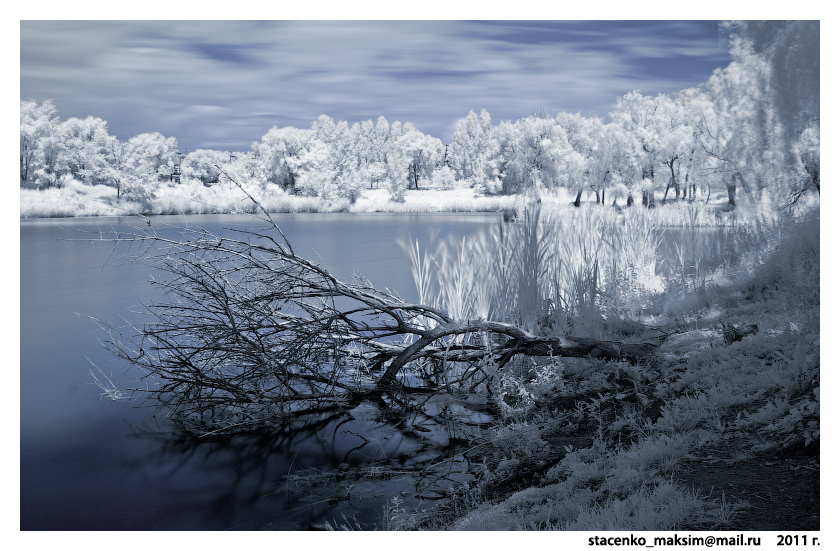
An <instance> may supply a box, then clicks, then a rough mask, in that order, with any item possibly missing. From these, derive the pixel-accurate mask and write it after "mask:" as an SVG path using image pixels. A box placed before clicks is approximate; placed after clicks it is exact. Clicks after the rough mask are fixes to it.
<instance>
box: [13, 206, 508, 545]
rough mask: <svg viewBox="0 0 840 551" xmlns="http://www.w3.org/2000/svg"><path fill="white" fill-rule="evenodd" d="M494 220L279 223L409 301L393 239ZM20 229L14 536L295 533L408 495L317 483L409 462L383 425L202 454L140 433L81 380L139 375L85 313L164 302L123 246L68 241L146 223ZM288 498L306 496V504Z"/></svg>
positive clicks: (377, 487) (215, 446)
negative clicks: (388, 460) (374, 462)
mask: <svg viewBox="0 0 840 551" xmlns="http://www.w3.org/2000/svg"><path fill="white" fill-rule="evenodd" d="M498 219H499V215H487V214H466V215H464V214H422V215H399V214H398V215H394V214H371V215H360V214H353V215H342V214H327V215H323V214H285V215H277V217H276V220H277V222H278V224H279V225H280V227H281V228H282V229H283V230H284V232H285V233H286V235H287V237H288V238H289V240H290V241H291V242H292V245H293V246H294V248H295V251H296V252H297V253H298V254H301V255H303V256H310V257H311V258H313V259H317V260H318V261H319V262H320V263H322V264H323V265H324V266H325V267H326V268H327V269H329V270H331V271H332V272H333V273H334V274H335V275H337V276H339V277H345V278H348V279H349V277H350V275H351V274H352V272H353V271H354V270H359V271H360V272H361V273H363V274H364V275H366V276H367V277H368V278H369V279H370V280H371V282H372V283H373V284H374V285H375V286H377V287H389V288H392V289H395V290H397V291H398V292H399V293H400V294H401V295H402V296H403V298H405V299H406V300H416V292H415V290H414V284H413V280H412V279H411V271H410V266H409V262H408V257H407V255H406V254H405V253H404V252H403V250H402V249H401V248H400V246H399V245H398V243H397V240H398V239H399V238H416V239H419V240H420V243H421V250H422V248H423V247H424V246H427V245H429V244H430V243H431V239H432V235H437V238H438V239H445V238H447V237H448V236H449V235H452V236H455V237H458V238H460V237H461V236H463V235H469V234H472V233H474V232H475V231H477V230H479V229H481V228H482V227H486V226H488V225H490V224H493V223H495V222H496V221H497V220H498ZM151 221H152V225H153V226H154V227H155V228H160V231H161V232H166V231H171V230H167V229H165V225H166V224H172V225H180V226H183V225H189V226H200V227H204V228H206V229H209V230H211V231H213V232H214V233H215V232H218V231H220V230H221V229H222V228H223V227H232V226H235V227H243V226H254V227H259V226H260V224H261V223H259V222H257V221H255V220H254V219H253V218H252V217H249V216H244V215H243V216H239V215H222V216H220V215H200V216H188V217H184V216H158V217H153V218H151ZM20 224H21V225H20V239H21V243H20V245H21V249H20V250H21V258H20V270H21V272H20V281H21V283H20V304H21V316H20V329H21V341H20V355H21V365H20V431H21V435H20V462H21V466H20V494H21V503H20V515H21V524H20V527H21V529H22V530H180V529H190V530H204V529H210V530H224V529H263V528H269V529H304V528H306V527H307V526H309V525H310V524H312V523H319V522H323V521H324V520H334V519H336V518H338V519H339V520H340V519H341V517H340V515H338V513H341V512H344V511H347V512H350V513H353V514H355V515H357V518H359V519H360V520H361V521H362V522H376V521H377V520H378V518H379V517H380V516H381V513H382V506H383V503H385V501H386V500H388V499H389V498H390V497H391V496H394V495H399V494H400V493H401V492H403V491H405V490H406V489H407V488H408V487H409V486H411V487H412V488H413V484H414V480H413V479H411V478H410V477H408V476H406V477H402V478H401V477H399V476H392V477H391V478H388V479H384V478H383V479H376V477H368V478H363V479H358V480H339V479H335V478H330V476H328V475H326V474H324V473H326V472H327V471H330V470H331V469H335V468H336V467H339V465H342V464H344V465H343V466H342V467H341V468H343V469H346V468H347V465H349V466H350V468H353V467H354V466H357V465H362V464H364V463H365V462H366V461H370V460H371V459H375V458H379V457H382V456H393V455H400V454H401V455H402V456H403V457H404V458H406V457H411V455H412V454H413V453H415V452H417V451H418V450H419V446H418V444H417V443H416V442H410V441H407V440H406V439H404V438H402V437H400V436H399V434H398V433H395V432H394V431H390V432H389V431H387V430H385V429H387V427H384V428H383V429H382V430H383V432H382V434H381V435H380V436H379V437H376V438H370V435H371V432H369V431H371V430H372V426H371V425H370V424H368V425H365V424H364V423H360V422H359V421H354V422H352V423H349V424H343V425H338V424H333V425H332V426H330V427H327V428H326V429H325V430H323V431H321V432H320V433H318V434H316V435H304V436H298V437H295V438H291V437H272V438H268V439H263V440H262V441H255V440H253V439H244V438H243V439H240V440H234V441H229V442H226V443H213V442H208V443H206V444H201V445H198V446H196V445H194V444H191V443H183V442H177V441H172V440H162V439H160V438H155V437H152V436H150V434H149V432H148V430H147V429H148V428H154V424H152V423H153V422H152V416H151V412H150V411H149V410H148V409H146V408H140V407H137V405H138V403H137V401H134V400H121V401H113V400H110V399H108V398H107V397H103V396H101V390H100V389H99V388H98V387H97V386H96V385H95V384H94V379H93V377H92V375H91V370H93V372H94V373H95V374H96V375H97V376H98V377H99V378H100V379H102V378H103V373H104V375H107V376H108V377H109V378H111V379H112V380H113V381H114V383H116V384H117V386H118V387H121V388H126V387H132V386H139V385H140V384H141V383H140V382H139V381H138V379H139V373H136V372H132V371H131V370H128V368H127V367H126V366H125V365H123V364H121V363H118V362H115V361H114V360H113V358H112V357H111V356H110V354H109V353H108V352H106V351H105V350H104V349H103V348H102V346H101V344H100V343H99V340H100V339H104V338H105V335H104V333H103V332H101V331H100V330H99V328H98V327H97V326H96V324H94V323H93V322H92V321H90V320H89V319H88V318H87V317H85V316H92V317H95V318H99V319H103V320H105V321H107V322H109V323H111V324H114V325H120V324H121V321H120V320H121V318H122V317H126V318H131V317H132V316H133V314H132V310H138V309H139V306H140V305H141V304H143V303H149V302H153V301H156V300H157V299H159V298H160V295H159V291H157V290H156V289H154V288H153V287H152V286H151V285H149V283H148V280H149V278H150V276H151V275H153V272H154V269H153V268H152V267H150V266H147V265H143V264H138V263H125V264H120V263H119V260H120V259H121V258H123V255H124V254H125V253H126V252H129V251H128V249H117V250H113V248H112V247H111V246H109V245H107V244H106V243H88V242H85V241H73V240H74V239H85V238H87V237H91V234H89V233H86V232H96V231H98V230H100V229H101V230H103V231H105V232H108V231H111V230H112V229H119V230H125V229H128V228H130V227H132V226H137V225H138V224H139V225H144V224H145V223H144V222H142V221H139V220H137V219H136V218H96V219H44V220H21V223H20ZM315 252H317V253H318V256H316V254H315ZM77 314H81V315H82V316H78V315H77ZM94 366H95V367H94ZM98 370H101V371H102V373H100V372H99V371H98ZM354 423H355V424H354ZM374 428H375V427H374ZM362 431H366V434H367V435H368V436H369V438H368V439H369V440H370V441H371V443H369V444H367V445H365V446H362V448H360V449H358V450H356V451H353V452H352V453H350V454H348V452H350V450H353V449H354V448H356V447H358V446H360V444H364V442H363V441H362V440H361V439H360V438H359V437H357V436H355V435H354V433H359V432H362ZM374 432H375V431H374ZM409 461H410V460H409ZM281 481H286V484H285V485H283V484H281ZM289 481H292V482H293V483H290V482H289ZM295 481H299V484H297V482H295ZM296 484H297V486H296ZM290 488H291V489H290ZM294 488H304V489H306V492H309V498H308V499H306V498H304V497H302V495H301V493H302V491H298V492H295V491H294ZM313 488H314V489H313ZM362 496H364V497H365V498H366V499H365V500H364V501H362ZM354 500H355V501H354Z"/></svg>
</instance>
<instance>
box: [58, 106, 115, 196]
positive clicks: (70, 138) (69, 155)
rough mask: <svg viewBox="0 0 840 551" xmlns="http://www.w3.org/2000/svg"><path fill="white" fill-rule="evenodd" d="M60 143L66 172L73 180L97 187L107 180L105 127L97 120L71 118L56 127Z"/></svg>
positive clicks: (107, 137)
mask: <svg viewBox="0 0 840 551" xmlns="http://www.w3.org/2000/svg"><path fill="white" fill-rule="evenodd" d="M57 134H58V138H59V141H60V142H61V143H62V145H63V149H64V152H63V154H64V155H65V156H66V163H67V169H68V170H69V171H70V174H71V175H72V176H73V178H76V179H77V180H79V181H82V182H85V183H87V184H97V183H99V182H100V181H103V180H105V179H106V178H107V176H106V175H105V172H106V167H107V165H108V159H107V151H108V146H109V138H110V136H109V134H108V124H107V123H106V122H105V121H104V120H102V119H100V118H98V117H91V116H89V117H87V118H85V119H79V118H76V117H71V118H69V119H67V120H66V121H64V122H62V123H61V124H59V126H58V129H57Z"/></svg>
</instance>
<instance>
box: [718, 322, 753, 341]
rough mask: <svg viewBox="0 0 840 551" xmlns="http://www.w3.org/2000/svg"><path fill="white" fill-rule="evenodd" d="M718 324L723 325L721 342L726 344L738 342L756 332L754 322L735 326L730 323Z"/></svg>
mask: <svg viewBox="0 0 840 551" xmlns="http://www.w3.org/2000/svg"><path fill="white" fill-rule="evenodd" d="M720 325H721V327H723V342H724V343H725V344H727V345H729V344H732V343H733V342H738V341H740V340H741V339H743V338H744V337H746V336H749V335H755V334H756V333H758V325H755V324H751V325H743V326H741V327H735V326H734V325H732V324H731V323H728V322H720Z"/></svg>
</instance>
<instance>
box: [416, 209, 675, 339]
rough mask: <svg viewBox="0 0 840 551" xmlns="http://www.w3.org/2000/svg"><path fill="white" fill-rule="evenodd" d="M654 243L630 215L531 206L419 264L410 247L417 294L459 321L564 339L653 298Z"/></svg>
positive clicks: (653, 229) (647, 227)
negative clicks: (607, 313)
mask: <svg viewBox="0 0 840 551" xmlns="http://www.w3.org/2000/svg"><path fill="white" fill-rule="evenodd" d="M658 245H659V232H658V228H657V226H656V224H655V223H654V222H652V221H650V220H649V219H645V218H644V215H643V214H636V213H635V211H632V210H631V211H629V212H628V213H625V214H619V213H617V212H616V211H613V210H611V209H603V208H598V207H594V206H593V208H581V209H575V210H574V211H569V212H557V211H552V209H548V212H547V213H546V212H545V211H543V210H542V209H541V208H540V207H539V206H536V208H532V209H525V210H524V211H523V214H522V215H521V216H520V217H519V219H518V220H516V221H514V222H508V223H505V222H502V221H500V222H499V223H498V224H497V225H496V226H494V227H492V228H491V229H488V230H485V231H482V232H479V233H477V234H474V235H472V236H468V237H464V238H462V239H461V240H459V241H453V240H448V241H444V242H442V243H441V244H440V245H439V246H438V248H437V250H436V251H434V252H433V253H429V252H428V251H427V252H426V253H425V255H424V256H423V257H422V258H421V255H420V251H419V247H418V245H417V244H416V243H415V244H414V248H412V249H411V250H412V252H411V254H410V260H411V264H412V272H413V274H414V279H415V283H417V284H418V293H419V294H421V295H423V296H426V297H432V296H433V297H434V303H435V304H436V305H438V306H440V307H442V308H445V309H446V310H447V311H448V312H449V314H450V315H452V316H454V317H456V318H461V319H465V318H471V317H474V318H486V319H492V320H495V321H503V322H508V323H515V324H517V325H518V326H520V327H522V328H523V329H526V330H528V331H530V332H533V333H537V332H540V331H554V332H561V333H566V332H568V330H569V329H570V328H571V326H572V325H574V324H575V323H577V324H578V325H579V326H580V325H582V324H585V323H586V324H592V323H596V324H597V323H598V322H599V320H600V319H601V312H602V311H603V310H604V309H605V308H611V309H613V310H615V309H618V308H621V307H626V306H630V305H632V301H628V297H630V296H631V295H633V297H632V298H633V299H634V300H635V299H637V298H638V295H639V294H640V293H642V292H643V291H647V292H650V291H654V290H658V289H659V286H660V283H659V279H658V278H657V275H656V267H657V263H658V256H657V251H656V249H657V246H658ZM407 248H408V247H407ZM430 281H434V282H437V289H436V292H435V293H433V295H432V294H430V289H429V283H428V282H430Z"/></svg>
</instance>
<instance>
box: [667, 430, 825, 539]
mask: <svg viewBox="0 0 840 551" xmlns="http://www.w3.org/2000/svg"><path fill="white" fill-rule="evenodd" d="M677 480H678V481H679V482H680V483H682V484H684V485H685V486H687V487H689V488H694V489H697V490H699V491H700V492H701V494H702V495H704V496H709V497H710V498H712V499H721V498H725V499H726V501H727V502H732V503H739V502H740V503H741V504H743V505H745V507H744V508H742V509H741V510H740V511H738V513H737V514H736V516H735V519H734V522H733V524H732V526H731V527H730V529H731V530H744V531H747V530H764V531H776V530H807V531H818V530H819V529H820V449H819V444H818V443H817V444H816V445H814V444H812V445H811V446H808V447H798V448H794V449H789V450H784V451H782V452H776V453H764V454H761V455H759V456H755V457H752V458H750V459H747V460H744V461H738V462H729V461H726V460H724V459H718V458H708V459H703V460H694V461H685V462H683V463H682V464H681V468H680V469H679V472H678V474H677Z"/></svg>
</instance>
